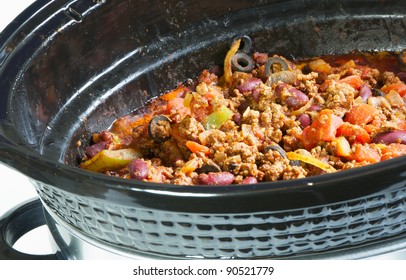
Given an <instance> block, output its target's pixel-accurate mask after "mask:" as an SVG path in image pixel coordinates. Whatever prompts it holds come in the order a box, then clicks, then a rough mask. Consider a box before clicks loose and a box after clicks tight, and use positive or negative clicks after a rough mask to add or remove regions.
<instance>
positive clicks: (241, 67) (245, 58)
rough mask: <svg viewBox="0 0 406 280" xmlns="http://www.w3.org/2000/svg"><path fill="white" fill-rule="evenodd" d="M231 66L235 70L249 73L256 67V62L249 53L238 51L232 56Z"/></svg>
mask: <svg viewBox="0 0 406 280" xmlns="http://www.w3.org/2000/svg"><path fill="white" fill-rule="evenodd" d="M231 67H232V69H233V70H234V71H240V72H245V73H249V72H251V71H252V70H253V69H254V67H255V63H254V60H253V59H252V57H250V56H249V55H248V54H246V53H236V54H235V55H234V56H233V57H232V58H231Z"/></svg>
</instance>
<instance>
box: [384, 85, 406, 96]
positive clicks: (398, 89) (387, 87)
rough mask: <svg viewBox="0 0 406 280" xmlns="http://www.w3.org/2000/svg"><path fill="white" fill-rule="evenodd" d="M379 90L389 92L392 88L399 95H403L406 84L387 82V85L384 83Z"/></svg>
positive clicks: (405, 90)
mask: <svg viewBox="0 0 406 280" xmlns="http://www.w3.org/2000/svg"><path fill="white" fill-rule="evenodd" d="M381 90H382V91H383V92H384V93H389V92H390V91H391V90H394V91H396V92H397V93H399V94H400V96H404V95H405V94H406V85H405V84H404V83H395V84H389V85H384V86H383V87H382V88H381Z"/></svg>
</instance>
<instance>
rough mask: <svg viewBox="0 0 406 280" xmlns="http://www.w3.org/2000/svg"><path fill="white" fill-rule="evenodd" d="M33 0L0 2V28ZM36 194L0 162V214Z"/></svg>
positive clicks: (17, 174)
mask: <svg viewBox="0 0 406 280" xmlns="http://www.w3.org/2000/svg"><path fill="white" fill-rule="evenodd" d="M33 2H34V1H33V0H13V1H2V2H0V3H1V4H0V30H1V31H2V30H3V29H4V28H5V27H6V26H7V25H8V24H9V23H10V22H11V21H13V19H14V18H15V17H16V16H17V15H18V14H19V13H21V12H22V11H23V10H24V9H25V8H26V7H28V6H29V5H30V4H31V3H33ZM34 196H36V192H35V190H34V187H33V186H32V185H31V184H30V182H29V181H28V179H27V178H26V177H25V176H23V175H21V174H20V173H19V172H17V171H15V170H12V169H10V168H8V167H6V166H5V165H4V164H1V163H0V216H1V215H3V214H4V213H5V212H6V211H7V210H9V209H10V208H12V207H14V206H15V205H17V204H19V203H21V202H23V201H25V200H27V199H29V198H31V197H34Z"/></svg>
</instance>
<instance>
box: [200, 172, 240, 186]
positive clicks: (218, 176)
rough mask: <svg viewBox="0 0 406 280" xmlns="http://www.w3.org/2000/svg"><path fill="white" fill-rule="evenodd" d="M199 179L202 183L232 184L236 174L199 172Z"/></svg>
mask: <svg viewBox="0 0 406 280" xmlns="http://www.w3.org/2000/svg"><path fill="white" fill-rule="evenodd" d="M197 180H198V182H199V184H201V185H212V186H217V185H230V184H232V183H233V181H234V175H233V174H232V173H230V172H215V173H214V172H210V173H208V174H205V173H203V174H199V176H198V177H197Z"/></svg>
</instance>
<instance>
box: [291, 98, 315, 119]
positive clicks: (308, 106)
mask: <svg viewBox="0 0 406 280" xmlns="http://www.w3.org/2000/svg"><path fill="white" fill-rule="evenodd" d="M312 105H313V98H310V100H309V102H307V103H306V104H305V105H303V106H302V107H300V108H299V109H297V110H296V111H292V112H290V114H291V115H293V116H299V115H301V114H304V113H305V112H306V111H307V110H308V109H309V108H310V107H311V106H312Z"/></svg>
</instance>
